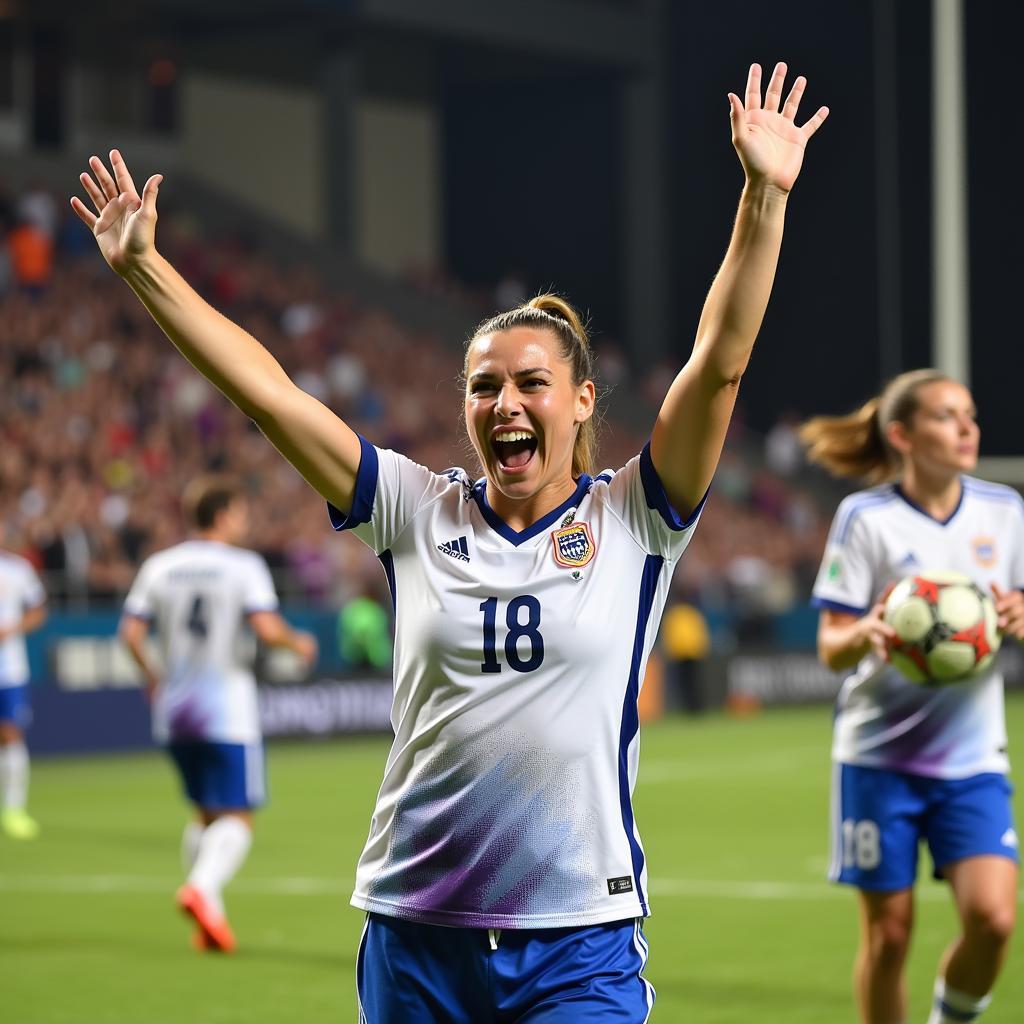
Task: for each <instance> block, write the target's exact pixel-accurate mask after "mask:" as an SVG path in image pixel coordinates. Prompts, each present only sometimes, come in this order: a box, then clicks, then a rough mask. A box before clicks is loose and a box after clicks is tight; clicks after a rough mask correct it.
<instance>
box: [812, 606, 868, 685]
mask: <svg viewBox="0 0 1024 1024" xmlns="http://www.w3.org/2000/svg"><path fill="white" fill-rule="evenodd" d="M870 650H871V638H870V637H866V636H864V632H863V629H862V628H861V623H860V620H859V619H854V620H853V621H852V622H848V623H842V624H833V625H828V626H822V627H821V628H820V629H819V630H818V657H819V658H820V660H821V661H822V662H823V663H824V664H825V665H827V666H828V667H829V668H830V669H832V671H833V672H840V671H842V670H843V669H846V668H852V667H853V666H854V665H856V664H857V663H858V662H859V661H860V660H861V658H863V657H864V656H865V655H866V654H867V653H868V652H869V651H870Z"/></svg>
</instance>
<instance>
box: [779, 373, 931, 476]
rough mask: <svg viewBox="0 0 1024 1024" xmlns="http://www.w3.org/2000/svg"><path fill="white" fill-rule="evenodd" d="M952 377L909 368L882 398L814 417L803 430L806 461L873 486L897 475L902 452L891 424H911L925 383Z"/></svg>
mask: <svg viewBox="0 0 1024 1024" xmlns="http://www.w3.org/2000/svg"><path fill="white" fill-rule="evenodd" d="M947 380H950V378H949V377H948V376H947V375H946V374H944V373H941V372H939V371H938V370H910V371H908V372H907V373H901V374H900V375H899V376H898V377H894V378H893V379H892V380H891V381H889V383H888V384H886V386H885V388H884V389H883V390H882V393H881V394H880V395H877V396H876V397H875V398H871V399H869V400H868V401H867V402H865V403H864V404H863V405H862V406H861V407H860V408H859V409H857V410H856V411H855V412H852V413H849V414H847V415H846V416H815V417H814V418H813V419H811V420H808V421H807V422H806V423H805V424H804V425H803V426H802V427H801V428H800V431H799V435H800V440H801V441H803V443H804V444H805V445H806V446H807V458H808V459H809V460H810V461H811V462H816V463H818V464H819V465H821V466H824V467H825V469H827V470H828V471H829V472H830V473H832V474H833V475H835V476H842V477H856V478H860V479H862V480H866V481H867V482H868V483H870V484H878V483H881V482H882V481H883V480H888V479H889V478H890V477H894V476H896V475H897V474H898V473H899V471H900V458H899V454H898V453H897V452H896V451H895V450H894V449H893V447H892V446H891V445H890V444H889V442H888V441H887V440H886V436H885V432H886V428H887V427H888V426H889V424H890V423H903V424H906V425H908V426H909V424H910V421H911V419H912V418H913V416H914V413H915V412H916V411H917V408H918V404H919V403H918V392H919V391H920V389H921V388H923V387H924V386H925V385H927V384H934V383H936V382H939V381H947Z"/></svg>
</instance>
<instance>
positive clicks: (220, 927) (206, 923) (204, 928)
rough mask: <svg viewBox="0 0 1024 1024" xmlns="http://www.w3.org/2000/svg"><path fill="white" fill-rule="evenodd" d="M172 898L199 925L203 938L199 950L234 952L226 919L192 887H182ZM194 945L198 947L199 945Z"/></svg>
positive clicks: (233, 944)
mask: <svg viewBox="0 0 1024 1024" xmlns="http://www.w3.org/2000/svg"><path fill="white" fill-rule="evenodd" d="M174 898H175V902H176V903H177V904H178V907H179V908H180V909H181V910H182V911H183V912H184V913H186V914H188V915H189V916H190V917H191V918H192V919H193V920H194V921H195V923H196V924H197V925H199V930H200V932H201V933H202V937H203V946H202V947H201V948H204V949H212V950H219V951H220V952H221V953H233V952H234V950H235V936H234V934H233V933H232V931H231V926H230V925H229V924H228V922H227V919H226V918H225V917H224V915H223V914H221V913H220V912H219V911H218V910H217V909H216V908H215V907H213V906H211V905H210V901H209V900H208V899H207V898H206V897H205V896H204V895H203V894H202V893H201V892H200V891H199V890H198V889H197V888H196V887H195V886H194V885H183V886H182V887H181V888H180V889H179V890H178V892H177V894H176V895H175V897H174ZM195 945H196V946H197V947H198V946H199V943H195Z"/></svg>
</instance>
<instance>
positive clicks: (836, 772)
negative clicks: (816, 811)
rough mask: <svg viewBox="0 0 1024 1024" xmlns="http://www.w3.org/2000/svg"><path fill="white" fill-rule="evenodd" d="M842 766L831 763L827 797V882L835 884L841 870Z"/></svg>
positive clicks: (835, 762) (837, 763) (834, 762)
mask: <svg viewBox="0 0 1024 1024" xmlns="http://www.w3.org/2000/svg"><path fill="white" fill-rule="evenodd" d="M842 778H843V766H842V765H841V764H840V763H839V762H838V761H833V762H832V786H831V793H830V796H829V802H830V808H829V812H830V813H829V817H830V818H831V826H832V827H831V829H830V835H829V842H830V845H831V847H832V849H831V853H830V856H829V863H828V880H829V881H830V882H837V881H838V880H839V875H840V872H842V870H843V787H842Z"/></svg>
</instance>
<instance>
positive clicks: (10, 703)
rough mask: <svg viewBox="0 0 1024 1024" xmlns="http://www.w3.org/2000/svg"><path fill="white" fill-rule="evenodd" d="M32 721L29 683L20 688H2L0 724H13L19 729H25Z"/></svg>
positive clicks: (0, 692) (0, 695)
mask: <svg viewBox="0 0 1024 1024" xmlns="http://www.w3.org/2000/svg"><path fill="white" fill-rule="evenodd" d="M31 719H32V711H31V708H30V707H29V703H28V683H23V684H22V685H20V686H0V722H13V723H14V724H15V725H16V726H17V727H18V728H19V729H25V728H27V727H28V723H29V722H30V721H31Z"/></svg>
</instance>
